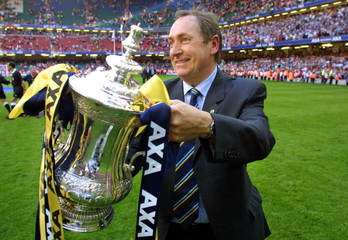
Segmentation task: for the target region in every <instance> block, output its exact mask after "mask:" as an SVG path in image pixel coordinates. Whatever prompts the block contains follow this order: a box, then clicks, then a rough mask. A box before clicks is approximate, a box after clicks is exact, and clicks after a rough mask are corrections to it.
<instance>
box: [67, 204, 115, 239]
mask: <svg viewBox="0 0 348 240" xmlns="http://www.w3.org/2000/svg"><path fill="white" fill-rule="evenodd" d="M60 207H61V210H62V214H63V218H64V219H63V228H64V229H66V230H69V231H73V232H95V231H99V230H101V229H104V228H106V227H107V226H108V225H109V224H110V222H111V221H112V219H113V217H114V209H113V208H112V206H108V207H100V208H91V207H86V206H81V205H74V204H71V203H67V202H65V201H62V200H61V201H60Z"/></svg>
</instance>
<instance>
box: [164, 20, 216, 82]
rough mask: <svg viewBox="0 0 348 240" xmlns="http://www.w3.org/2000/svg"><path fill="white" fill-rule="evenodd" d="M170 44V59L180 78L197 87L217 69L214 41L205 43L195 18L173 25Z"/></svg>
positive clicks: (177, 21)
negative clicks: (213, 49)
mask: <svg viewBox="0 0 348 240" xmlns="http://www.w3.org/2000/svg"><path fill="white" fill-rule="evenodd" d="M168 42H169V45H170V53H169V56H170V59H171V62H172V65H173V67H174V69H175V71H176V73H177V74H178V76H179V77H180V78H181V79H183V80H184V81H185V82H187V83H188V84H190V85H193V86H197V85H198V84H199V83H200V82H202V81H203V80H204V79H205V78H207V77H208V76H209V75H210V73H211V71H212V69H213V68H214V67H215V63H214V56H213V54H214V52H213V51H212V41H209V42H208V43H207V44H206V43H204V42H203V37H202V36H201V32H200V27H199V24H198V21H197V19H196V17H195V16H185V17H181V18H179V19H178V20H176V21H175V23H174V24H173V26H172V28H171V30H170V33H169V37H168Z"/></svg>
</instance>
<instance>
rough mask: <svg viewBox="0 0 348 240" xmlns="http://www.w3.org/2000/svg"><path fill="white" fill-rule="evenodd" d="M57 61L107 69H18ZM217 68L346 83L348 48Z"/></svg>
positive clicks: (165, 65)
mask: <svg viewBox="0 0 348 240" xmlns="http://www.w3.org/2000/svg"><path fill="white" fill-rule="evenodd" d="M135 60H136V59H135ZM136 61H137V62H138V63H139V64H140V65H141V66H143V67H146V66H148V67H154V68H155V69H156V72H157V73H158V74H175V72H174V71H173V69H172V66H171V63H170V61H169V60H161V61H160V60H156V61H153V62H152V61H149V60H140V61H138V60H136ZM58 63H68V64H71V65H74V66H75V67H76V68H77V69H78V72H80V73H89V72H91V71H94V70H95V69H96V68H97V67H101V66H102V67H104V68H105V69H110V67H109V66H108V65H107V64H106V62H105V61H104V60H103V59H98V60H93V61H87V62H75V61H72V62H67V61H57V60H49V61H45V62H40V61H35V62H29V61H28V62H20V63H19V64H18V70H20V72H21V73H22V74H23V75H25V74H27V73H28V71H29V68H30V66H33V65H34V66H36V67H37V70H38V72H41V71H42V70H44V69H46V68H48V67H50V66H53V65H55V64H58ZM5 64H6V62H5V61H3V62H1V61H0V65H5ZM219 68H220V69H221V71H223V72H224V73H226V74H230V75H234V76H242V77H248V78H254V79H259V80H273V81H290V82H306V83H323V84H340V85H341V84H346V85H348V50H347V51H345V52H342V53H334V52H332V51H327V52H326V53H323V52H321V51H317V52H313V54H311V55H294V54H290V55H286V54H284V55H282V56H272V57H260V58H248V59H245V60H242V61H239V62H236V61H230V60H222V61H221V63H220V64H219ZM2 74H3V75H5V76H6V75H7V74H8V73H6V71H3V72H2ZM339 82H341V83H339Z"/></svg>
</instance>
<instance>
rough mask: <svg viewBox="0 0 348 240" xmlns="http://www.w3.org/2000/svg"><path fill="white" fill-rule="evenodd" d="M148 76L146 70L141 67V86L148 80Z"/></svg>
mask: <svg viewBox="0 0 348 240" xmlns="http://www.w3.org/2000/svg"><path fill="white" fill-rule="evenodd" d="M148 75H149V73H148V68H147V67H143V71H142V72H141V78H142V79H143V84H144V83H145V82H146V81H147V80H148V79H149V77H148Z"/></svg>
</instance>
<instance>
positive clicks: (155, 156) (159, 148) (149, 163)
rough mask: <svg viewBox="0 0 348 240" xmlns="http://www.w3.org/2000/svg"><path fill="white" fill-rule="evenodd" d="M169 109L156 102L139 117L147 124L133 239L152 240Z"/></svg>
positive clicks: (164, 152)
mask: <svg viewBox="0 0 348 240" xmlns="http://www.w3.org/2000/svg"><path fill="white" fill-rule="evenodd" d="M170 111H171V110H170V107H169V106H168V105H167V104H164V103H159V104H156V105H154V106H153V107H151V108H149V109H148V110H146V111H145V112H144V113H143V114H141V115H140V121H141V123H142V124H147V128H146V130H145V132H144V133H143V134H144V135H143V136H142V137H144V138H143V139H147V145H146V156H145V159H146V161H145V164H144V166H143V176H142V183H141V190H140V196H139V206H138V217H137V229H136V239H144V240H154V239H156V226H157V215H158V201H159V196H160V193H161V187H162V180H163V176H164V169H165V165H166V163H165V159H166V148H167V143H168V129H169V124H170Z"/></svg>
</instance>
